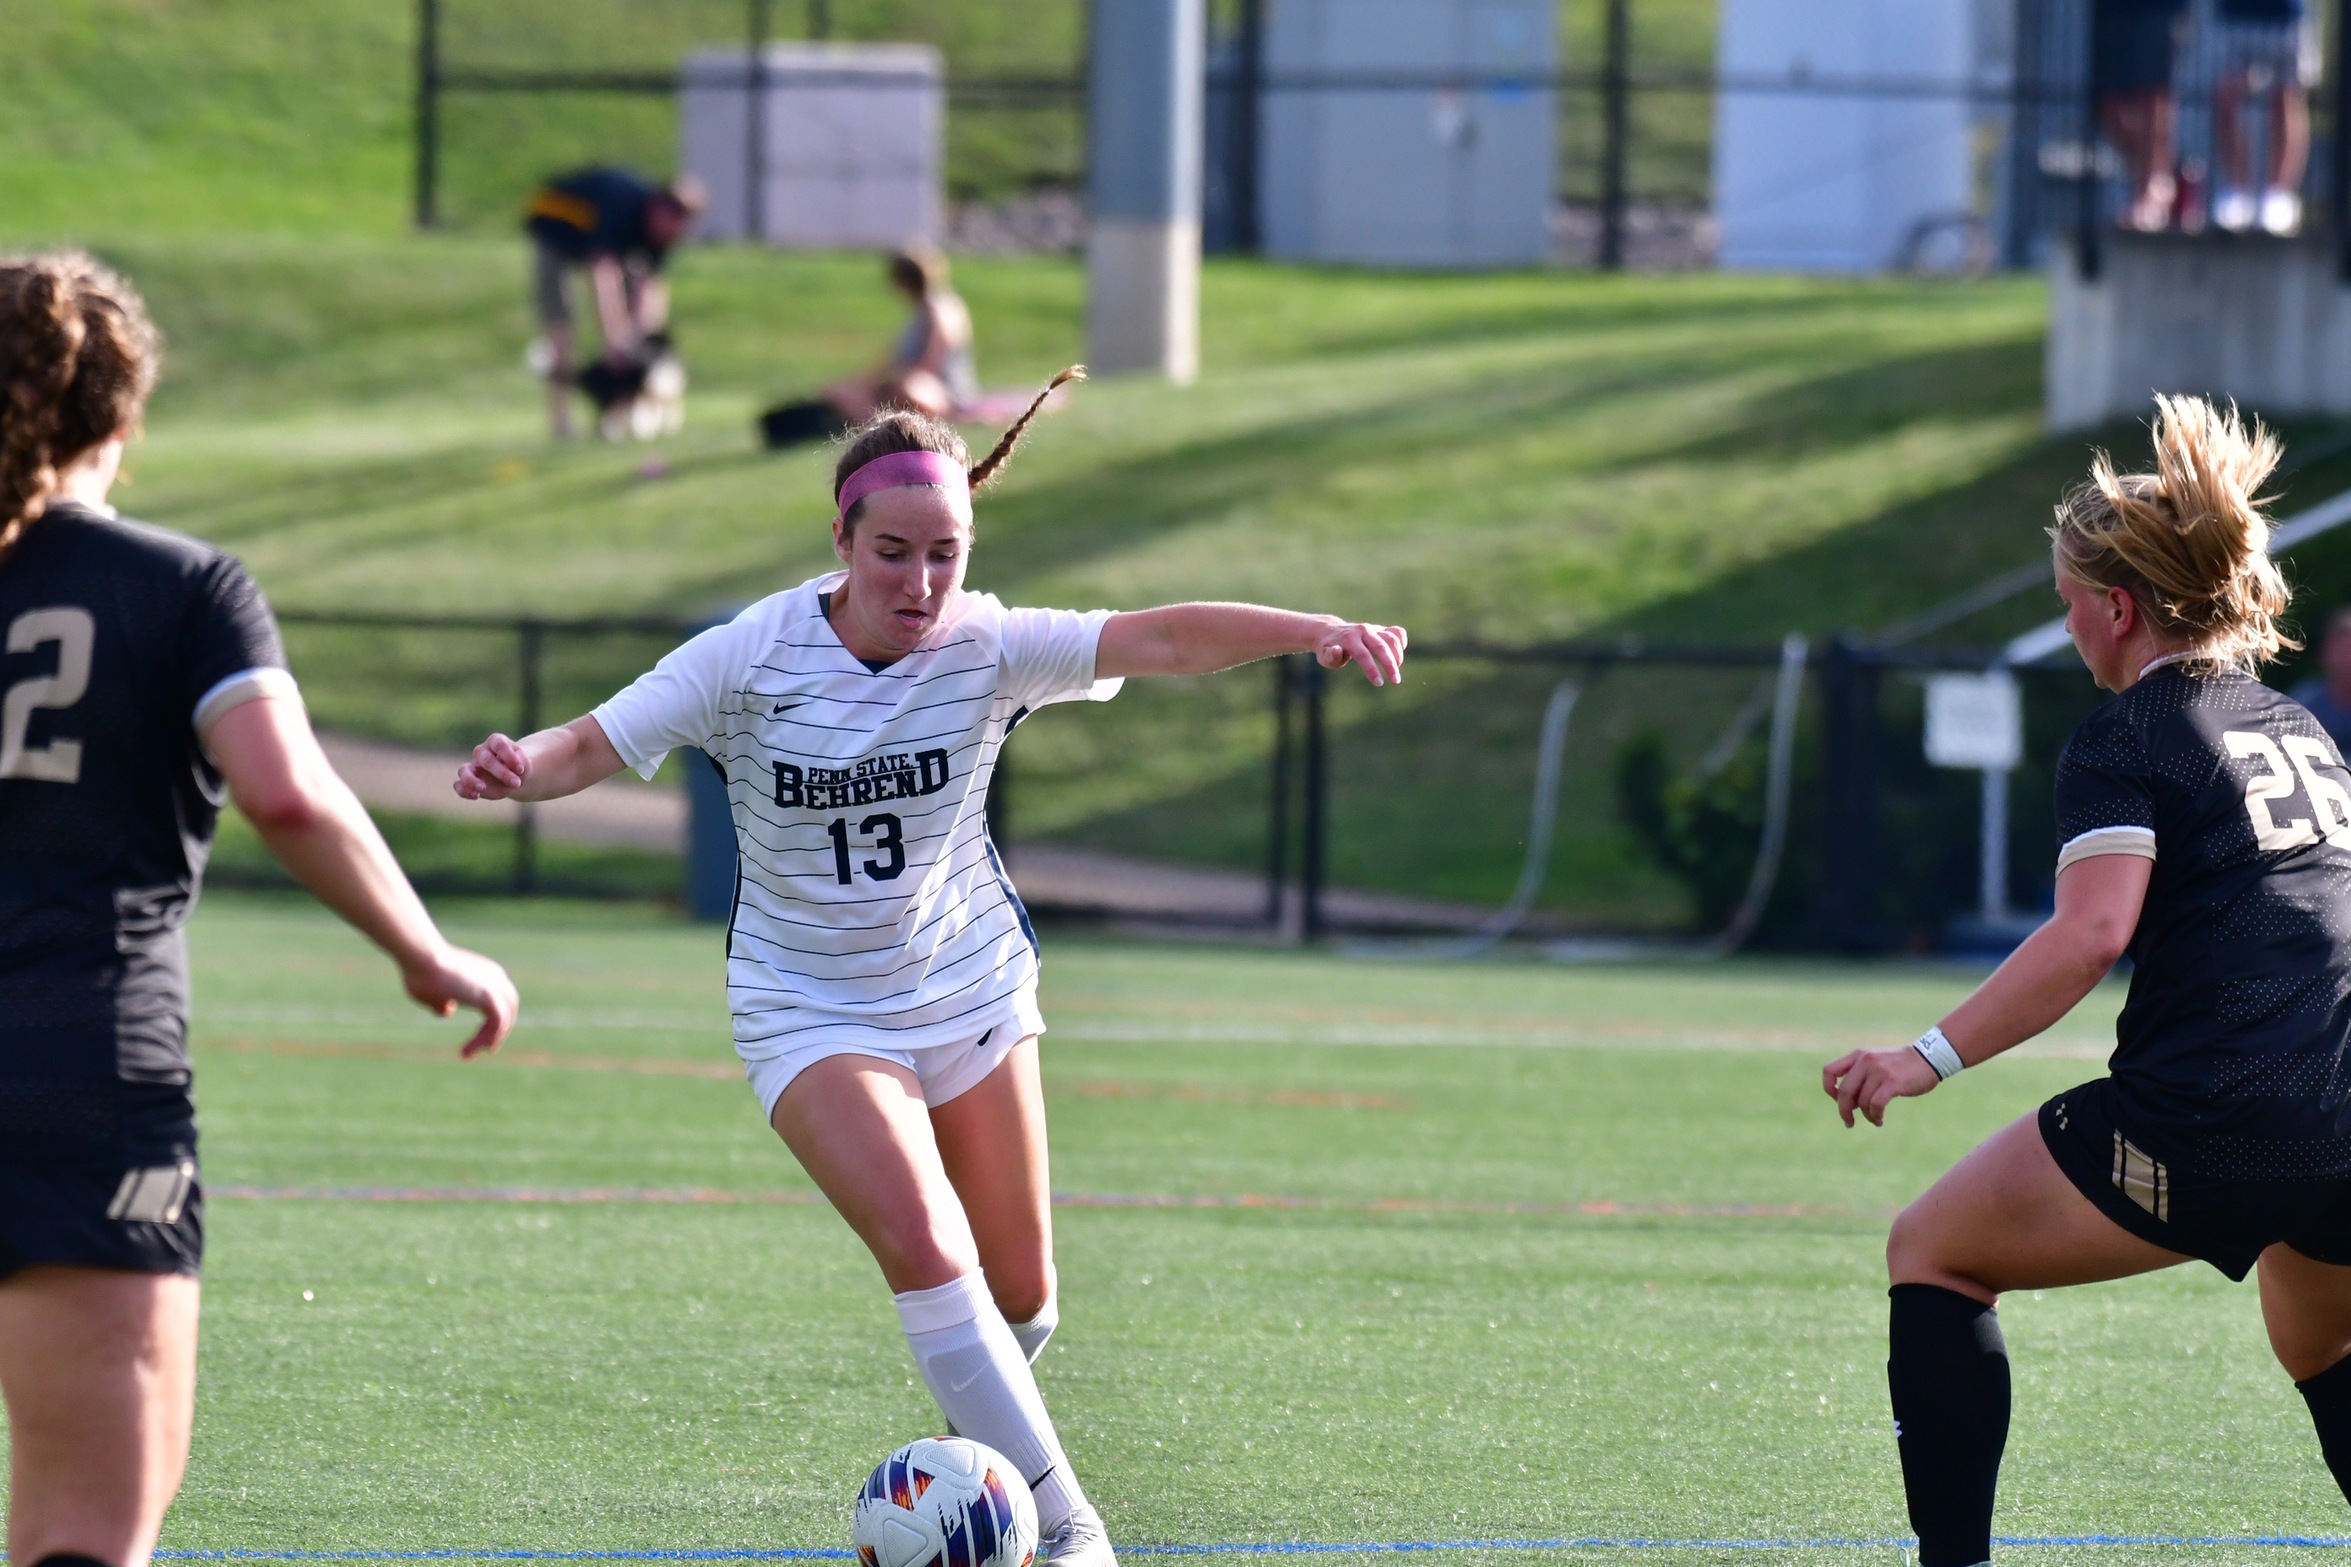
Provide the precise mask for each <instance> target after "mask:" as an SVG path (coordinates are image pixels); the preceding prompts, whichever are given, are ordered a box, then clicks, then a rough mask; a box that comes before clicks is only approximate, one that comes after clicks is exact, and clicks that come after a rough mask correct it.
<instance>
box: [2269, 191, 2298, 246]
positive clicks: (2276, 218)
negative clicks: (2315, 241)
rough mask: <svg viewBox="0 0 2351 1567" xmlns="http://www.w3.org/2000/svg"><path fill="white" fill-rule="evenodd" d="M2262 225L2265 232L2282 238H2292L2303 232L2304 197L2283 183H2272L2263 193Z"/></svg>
mask: <svg viewBox="0 0 2351 1567" xmlns="http://www.w3.org/2000/svg"><path fill="white" fill-rule="evenodd" d="M2261 227H2262V231H2263V232H2264V233H2269V234H2275V235H2277V236H2278V237H2279V238H2280V239H2287V238H2291V237H2292V236H2293V235H2296V234H2299V233H2301V232H2302V198H2301V197H2300V196H2297V195H2295V194H2294V193H2293V192H2292V191H2290V190H2288V189H2286V188H2285V187H2284V186H2283V185H2272V186H2271V187H2270V188H2269V189H2267V190H2265V191H2263V192H2262V193H2261Z"/></svg>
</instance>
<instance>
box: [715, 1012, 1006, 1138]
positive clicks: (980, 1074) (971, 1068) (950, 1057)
mask: <svg viewBox="0 0 2351 1567" xmlns="http://www.w3.org/2000/svg"><path fill="white" fill-rule="evenodd" d="M1013 1006H1014V1007H1015V1009H1016V1011H1015V1013H1014V1015H1013V1017H1012V1019H1011V1020H1010V1021H1009V1022H1005V1023H1000V1024H998V1025H997V1026H996V1027H994V1028H991V1029H989V1030H988V1031H987V1032H985V1033H983V1034H978V1035H975V1036H974V1037H972V1038H970V1039H963V1040H957V1041H955V1042H954V1043H952V1044H945V1045H928V1046H925V1047H924V1048H922V1049H920V1050H893V1049H890V1048H888V1047H886V1046H881V1045H872V1044H855V1043H850V1042H847V1041H842V1040H825V1039H812V1040H809V1041H808V1042H806V1043H805V1044H799V1045H794V1046H793V1047H791V1048H790V1049H788V1050H786V1051H784V1052H783V1053H782V1054H781V1055H771V1056H763V1057H761V1058H760V1059H758V1060H756V1061H754V1060H751V1059H748V1058H746V1059H745V1060H744V1062H743V1071H744V1074H745V1075H746V1076H748V1077H749V1078H750V1079H751V1091H752V1092H753V1093H755V1094H757V1095H758V1096H759V1111H760V1113H761V1114H762V1115H764V1116H766V1117H767V1118H768V1119H770V1120H773V1119H774V1118H775V1108H776V1101H777V1100H778V1099H781V1098H782V1097H783V1096H784V1090H785V1089H787V1088H789V1087H791V1086H792V1079H793V1078H795V1077H798V1076H799V1075H800V1074H801V1073H802V1072H805V1071H807V1070H808V1069H809V1068H810V1067H812V1066H814V1065H815V1064H816V1063H817V1062H819V1061H822V1060H824V1059H825V1058H826V1057H828V1056H871V1057H873V1058H874V1059H875V1060H877V1061H895V1062H896V1063H897V1064H898V1065H900V1066H902V1067H904V1068H906V1070H908V1071H909V1072H912V1073H913V1074H914V1075H915V1078H916V1080H917V1081H919V1082H920V1083H921V1084H922V1102H923V1103H924V1104H926V1105H931V1106H934V1107H936V1106H938V1105H943V1104H945V1103H946V1102H947V1101H948V1100H950V1099H959V1098H961V1097H962V1096H963V1095H965V1094H967V1093H970V1092H971V1091H972V1090H973V1089H975V1088H977V1087H979V1086H980V1083H981V1081H982V1080H984V1079H985V1078H986V1077H987V1075H988V1074H989V1073H990V1072H993V1071H995V1070H996V1068H997V1067H999V1066H1001V1065H1003V1063H1004V1058H1005V1057H1006V1056H1008V1055H1010V1054H1012V1047H1013V1046H1015V1045H1017V1044H1019V1043H1020V1042H1021V1041H1022V1040H1024V1039H1027V1038H1029V1037H1031V1036H1032V1035H1036V1034H1042V1033H1043V1032H1045V1014H1044V1013H1043V1012H1041V1011H1040V1010H1038V1007H1037V987H1036V986H1035V985H1033V984H1030V985H1024V986H1022V987H1021V989H1020V991H1019V992H1018V993H1017V994H1016V995H1015V996H1014V997H1013Z"/></svg>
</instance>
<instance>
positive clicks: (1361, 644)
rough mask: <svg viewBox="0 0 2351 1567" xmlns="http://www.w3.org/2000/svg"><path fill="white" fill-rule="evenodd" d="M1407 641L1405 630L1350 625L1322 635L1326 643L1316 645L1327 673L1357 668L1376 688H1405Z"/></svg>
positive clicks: (1345, 624) (1338, 626)
mask: <svg viewBox="0 0 2351 1567" xmlns="http://www.w3.org/2000/svg"><path fill="white" fill-rule="evenodd" d="M1407 640H1408V639H1407V638H1406V636H1405V635H1404V628H1403V627H1402V626H1367V625H1359V624H1356V623H1354V622H1352V621H1346V622H1341V623H1340V624H1338V625H1335V626H1333V627H1331V628H1330V629H1329V630H1328V631H1325V632H1324V633H1323V634H1322V640H1321V641H1320V642H1317V643H1316V644H1315V645H1314V658H1315V662H1317V663H1319V664H1320V665H1322V667H1323V668H1325V669H1340V668H1344V667H1345V666H1346V665H1348V664H1353V665H1355V666H1356V667H1357V668H1358V669H1360V670H1362V671H1363V678H1364V679H1366V680H1368V681H1370V682H1371V683H1372V684H1373V685H1375V686H1396V685H1402V684H1403V683H1404V644H1405V642H1406V641H1407Z"/></svg>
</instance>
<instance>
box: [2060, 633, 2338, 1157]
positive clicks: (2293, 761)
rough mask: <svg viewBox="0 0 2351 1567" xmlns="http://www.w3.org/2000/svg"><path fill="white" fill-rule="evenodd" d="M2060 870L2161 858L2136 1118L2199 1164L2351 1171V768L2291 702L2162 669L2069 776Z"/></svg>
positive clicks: (2098, 715) (2148, 920) (2073, 748)
mask: <svg viewBox="0 0 2351 1567" xmlns="http://www.w3.org/2000/svg"><path fill="white" fill-rule="evenodd" d="M2057 822H2058V838H2059V852H2058V866H2059V868H2060V870H2062V869H2063V868H2064V867H2065V866H2067V865H2069V864H2072V863H2073V862H2074V861H2076V860H2079V859H2081V858H2084V857H2086V856H2087V855H2089V854H2101V853H2118V852H2120V853H2132V854H2141V855H2145V856H2147V857H2148V858H2151V859H2153V860H2154V862H2155V866H2154V870H2153V873H2152V876H2151V879H2150V881H2149V883H2148V887H2147V901H2146V904H2145V906H2144V907H2143V908H2142V909H2141V911H2140V914H2139V925H2138V930H2137V932H2136V933H2135V934H2134V935H2133V936H2132V938H2131V944H2130V956H2131V960H2132V963H2133V969H2132V974H2131V984H2130V997H2129V1000H2128V1001H2127V1002H2126V1003H2125V1005H2124V1007H2123V1010H2122V1016H2121V1018H2120V1019H2119V1020H2118V1022H2117V1024H2116V1027H2115V1038H2116V1043H2115V1050H2114V1055H2113V1057H2112V1060H2111V1063H2110V1064H2111V1066H2112V1069H2113V1072H2114V1078H2115V1083H2116V1086H2117V1090H2118V1093H2119V1097H2120V1110H2121V1112H2122V1118H2123V1119H2125V1120H2127V1121H2128V1122H2130V1123H2131V1124H2132V1125H2133V1127H2134V1130H2135V1132H2136V1133H2137V1134H2139V1135H2140V1138H2141V1140H2144V1141H2148V1142H2151V1143H2153V1144H2155V1145H2157V1146H2156V1150H2155V1151H2156V1152H2157V1153H2158V1156H2159V1157H2168V1158H2169V1159H2170V1160H2172V1161H2174V1162H2177V1163H2178V1164H2180V1165H2181V1166H2183V1167H2184V1168H2188V1169H2192V1170H2196V1171H2198V1172H2199V1173H2202V1174H2206V1175H2212V1176H2219V1177H2225V1178H2229V1179H2235V1180H2262V1179H2287V1178H2294V1179H2300V1178H2306V1177H2310V1176H2317V1175H2336V1174H2343V1173H2351V1066H2347V1064H2346V1061H2345V1042H2346V1039H2347V1037H2351V772H2346V771H2345V770H2344V766H2343V760H2342V758H2341V757H2340V756H2339V755H2338V754H2337V753H2336V750H2335V745H2334V742H2333V741H2332V740H2330V739H2328V738H2327V734H2326V731H2325V730H2324V729H2322V728H2320V727H2319V724H2318V721H2317V720H2316V719H2314V718H2312V717H2311V716H2310V714H2309V713H2307V712H2306V711H2304V710H2303V709H2302V708H2301V707H2299V706H2298V705H2296V704H2295V703H2294V701H2293V700H2292V699H2291V698H2288V697H2286V696H2283V695H2280V694H2279V693H2278V692H2276V691H2272V690H2271V689H2269V688H2268V687H2267V686H2264V685H2262V684H2261V683H2260V682H2258V681H2256V680H2253V679H2252V678H2250V677H2249V676H2245V675H2240V674H2227V675H2219V676H2202V675H2189V674H2187V673H2184V672H2183V671H2182V670H2181V669H2180V668H2179V667H2178V666H2176V665H2174V666H2170V667H2166V668H2163V669H2158V670H2156V671H2154V672H2153V673H2151V674H2149V675H2148V676H2147V677H2146V678H2145V679H2144V680H2141V681H2140V682H2139V683H2138V684H2137V685H2135V686H2133V687H2131V688H2130V689H2129V690H2128V691H2125V692H2123V693H2122V694H2121V695H2119V696H2117V697H2115V698H2113V699H2112V700H2111V701H2109V702H2107V703H2106V704H2105V705H2104V706H2103V707H2101V708H2099V709H2098V711H2097V712H2095V713H2093V714H2091V715H2090V717H2089V718H2088V719H2087V720H2085V721H2084V722H2083V724H2082V726H2081V727H2080V728H2079V729H2077V730H2075V731H2074V734H2073V738H2072V739H2071V740H2070V741H2069V742H2068V743H2067V745H2066V748H2065V754H2064V756H2063V757H2062V758H2061V759H2060V760H2059V762H2058V766H2057Z"/></svg>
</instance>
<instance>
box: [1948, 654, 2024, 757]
mask: <svg viewBox="0 0 2351 1567" xmlns="http://www.w3.org/2000/svg"><path fill="white" fill-rule="evenodd" d="M1926 739H1927V760H1928V761H1930V762H1932V763H1934V764H1935V765H1936V766H1937V767H1966V768H1972V769H1974V770H1976V771H1979V772H1983V771H1989V772H2006V771H2008V769H2010V768H2012V767H2014V766H2015V765H2016V764H2017V763H2018V761H2020V760H2022V758H2023V756H2024V709H2023V707H2022V705H2021V704H2020V703H2019V702H2018V701H2017V694H2016V677H2015V676H2014V675H2012V674H2010V673H2008V671H2006V670H2004V669H1998V670H1993V671H1991V672H1989V673H1987V674H1981V675H1931V676H1929V677H1928V678H1927V736H1926Z"/></svg>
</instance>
